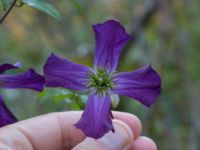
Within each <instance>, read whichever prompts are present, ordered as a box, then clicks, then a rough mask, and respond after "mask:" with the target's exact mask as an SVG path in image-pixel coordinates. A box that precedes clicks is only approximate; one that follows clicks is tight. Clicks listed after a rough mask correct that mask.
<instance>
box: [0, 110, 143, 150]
mask: <svg viewBox="0 0 200 150" xmlns="http://www.w3.org/2000/svg"><path fill="white" fill-rule="evenodd" d="M81 114H82V112H81V111H71V112H63V113H53V114H48V115H43V116H40V117H35V118H32V119H28V120H25V121H21V122H18V123H16V124H13V125H10V126H6V127H4V128H1V129H0V141H1V139H2V140H3V143H6V144H7V145H9V146H10V147H15V149H16V145H15V144H16V143H18V145H24V146H27V147H28V148H25V149H30V145H32V148H33V149H38V150H40V149H48V150H51V149H52V150H54V149H62V148H64V147H65V148H66V149H70V148H71V147H73V146H75V145H76V144H77V143H79V142H81V141H82V140H83V139H84V138H85V135H84V134H83V133H82V131H81V130H79V129H76V128H75V127H74V124H75V123H76V122H77V121H78V120H79V119H80V117H81ZM114 117H115V118H116V119H121V120H122V121H124V122H126V121H127V122H126V123H127V124H128V125H129V126H130V127H131V129H132V131H133V132H136V133H137V131H138V130H140V129H141V123H140V121H138V119H136V117H134V116H133V115H128V116H127V113H120V112H114ZM130 120H131V121H130ZM8 128H9V130H8ZM13 135H14V136H13ZM19 137H20V138H19ZM10 141H12V142H10Z"/></svg>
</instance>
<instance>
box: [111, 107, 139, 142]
mask: <svg viewBox="0 0 200 150" xmlns="http://www.w3.org/2000/svg"><path fill="white" fill-rule="evenodd" d="M113 115H114V118H115V119H119V120H121V121H123V122H125V123H126V124H127V125H128V126H129V127H130V128H131V130H132V131H133V134H134V139H137V138H138V137H139V136H140V134H141V131H142V123H141V121H140V119H139V118H138V117H137V116H135V115H133V114H130V113H125V112H116V111H114V112H113Z"/></svg>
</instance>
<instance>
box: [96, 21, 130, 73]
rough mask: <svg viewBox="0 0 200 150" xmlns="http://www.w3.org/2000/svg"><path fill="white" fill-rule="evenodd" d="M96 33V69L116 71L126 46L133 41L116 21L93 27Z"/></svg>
mask: <svg viewBox="0 0 200 150" xmlns="http://www.w3.org/2000/svg"><path fill="white" fill-rule="evenodd" d="M93 30H94V33H95V41H96V43H95V57H94V65H95V67H97V68H98V67H102V68H104V69H106V70H108V71H114V70H115V69H116V67H117V64H118V60H119V56H120V54H121V50H122V48H123V47H124V45H125V44H126V43H127V42H128V41H129V40H130V39H131V36H130V35H128V34H127V33H126V31H125V29H124V27H123V26H121V25H120V24H119V22H117V21H115V20H108V21H106V22H104V23H103V24H96V25H93Z"/></svg>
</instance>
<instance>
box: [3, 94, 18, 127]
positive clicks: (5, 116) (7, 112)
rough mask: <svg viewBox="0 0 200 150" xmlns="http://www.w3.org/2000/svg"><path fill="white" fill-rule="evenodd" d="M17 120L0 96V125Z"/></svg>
mask: <svg viewBox="0 0 200 150" xmlns="http://www.w3.org/2000/svg"><path fill="white" fill-rule="evenodd" d="M15 122H17V118H16V117H15V116H14V115H13V114H12V113H11V111H10V110H9V109H8V108H7V106H6V104H5V103H4V101H3V98H2V97H1V96H0V127H3V126H5V125H8V124H12V123H15Z"/></svg>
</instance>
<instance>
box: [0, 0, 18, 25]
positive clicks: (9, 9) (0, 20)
mask: <svg viewBox="0 0 200 150" xmlns="http://www.w3.org/2000/svg"><path fill="white" fill-rule="evenodd" d="M16 2H17V0H13V2H12V3H11V5H10V6H9V8H8V10H7V11H6V12H5V13H4V15H3V16H2V18H1V19H0V24H1V23H2V22H3V21H4V19H5V18H6V17H7V16H8V14H9V13H10V11H11V10H12V8H13V7H14V6H15V4H16Z"/></svg>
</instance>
